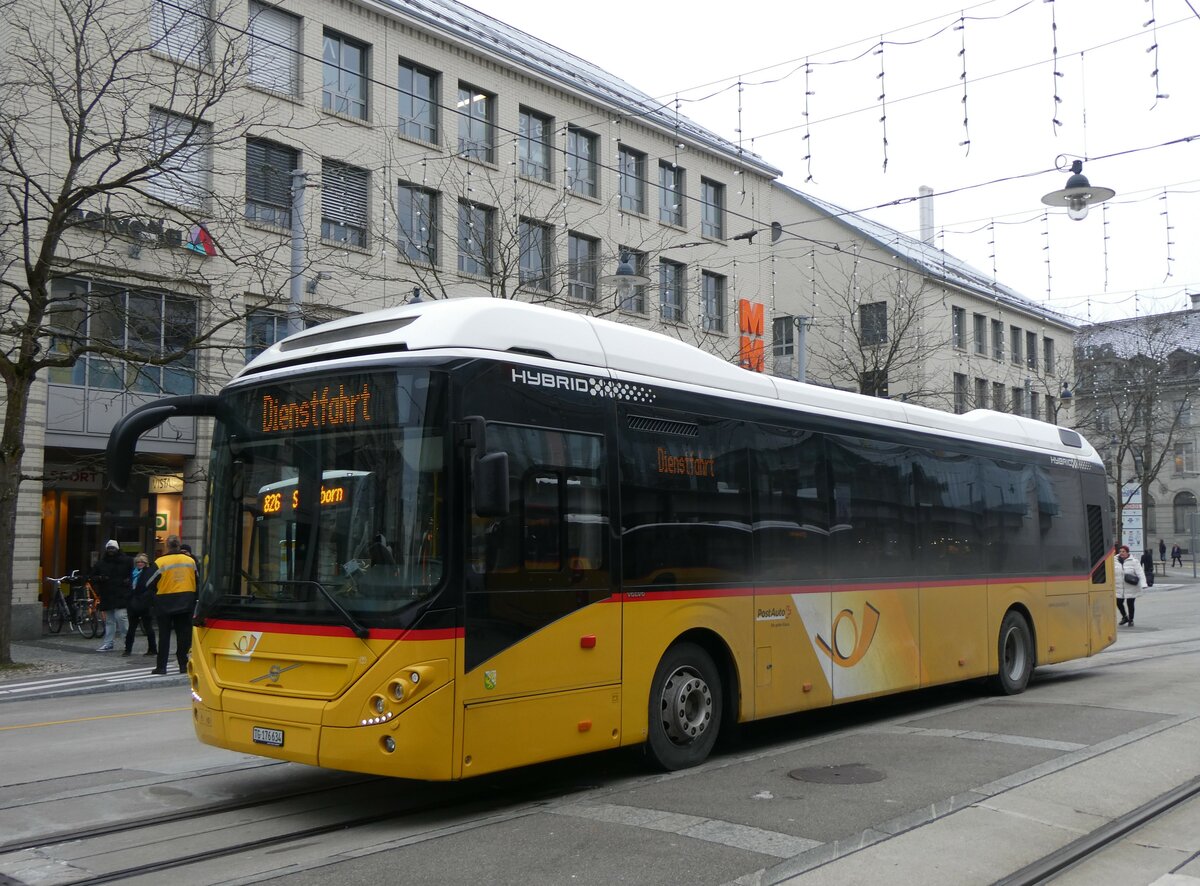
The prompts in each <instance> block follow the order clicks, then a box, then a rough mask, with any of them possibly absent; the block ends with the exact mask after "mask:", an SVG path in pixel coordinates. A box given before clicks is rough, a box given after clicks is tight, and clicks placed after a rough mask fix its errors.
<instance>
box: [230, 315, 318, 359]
mask: <svg viewBox="0 0 1200 886" xmlns="http://www.w3.org/2000/svg"><path fill="white" fill-rule="evenodd" d="M317 322H318V321H316V320H314V319H312V318H311V317H305V318H302V319H301V326H302V327H303V328H305V329H310V328H312V327H313V326H316V325H317ZM287 336H288V315H287V314H282V313H280V312H279V311H254V312H253V313H252V314H250V316H249V317H247V318H246V362H247V363H249V362H250V361H251V360H253V359H254V358H255V357H257V356H258V355H259V354H261V353H262V352H263V351H265V350H266V349H267V348H269V347H271V345H273V344H275V342H277V341H282V340H283V339H285V338H287Z"/></svg>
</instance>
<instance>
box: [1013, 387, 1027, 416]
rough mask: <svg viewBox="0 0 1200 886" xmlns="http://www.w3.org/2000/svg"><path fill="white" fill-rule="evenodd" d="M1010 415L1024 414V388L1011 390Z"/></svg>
mask: <svg viewBox="0 0 1200 886" xmlns="http://www.w3.org/2000/svg"><path fill="white" fill-rule="evenodd" d="M1012 414H1013V415H1024V414H1025V389H1024V388H1016V387H1014V388H1013V389H1012Z"/></svg>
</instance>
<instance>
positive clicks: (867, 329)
mask: <svg viewBox="0 0 1200 886" xmlns="http://www.w3.org/2000/svg"><path fill="white" fill-rule="evenodd" d="M839 258H841V257H840V256H839ZM814 266H815V269H814V273H815V274H816V275H817V285H818V287H819V289H820V291H821V294H822V302H821V313H820V314H818V315H817V316H816V317H814V318H813V319H812V325H811V328H812V329H813V330H814V332H815V333H816V334H815V335H812V336H810V337H809V341H810V342H813V344H812V346H811V347H810V349H809V353H808V369H807V373H808V376H809V378H810V379H811V380H813V381H816V382H818V383H820V384H826V385H830V386H831V387H839V388H844V389H850V390H854V391H858V392H860V393H863V394H868V395H870V396H875V397H895V396H901V397H903V398H904V399H906V400H909V401H912V402H915V403H923V404H925V405H936V406H938V407H940V408H947V407H948V405H949V403H950V397H949V396H948V394H947V392H946V391H945V390H935V389H932V388H930V387H929V385H928V379H929V378H931V377H935V376H934V374H933V373H931V372H930V367H929V363H930V361H931V360H932V359H934V358H935V357H936V356H938V355H939V354H941V353H942V352H943V351H944V342H942V341H939V340H938V338H937V336H936V335H935V334H934V333H933V332H932V331H931V330H932V329H933V328H934V327H935V326H936V324H934V322H933V310H934V304H935V302H934V296H935V295H936V294H937V288H936V287H935V286H934V285H933V284H932V283H930V282H929V281H928V280H927V279H926V278H925V277H923V276H921V275H919V274H915V273H911V272H909V271H904V270H901V269H886V270H881V269H870V270H869V272H866V271H864V269H863V268H861V267H860V266H859V263H858V262H857V261H850V262H847V261H838V260H836V259H835V260H830V261H827V262H822V263H820V264H819V265H817V264H816V263H814ZM814 339H816V340H817V341H815V342H814Z"/></svg>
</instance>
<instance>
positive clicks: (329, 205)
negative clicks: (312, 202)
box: [321, 160, 368, 230]
mask: <svg viewBox="0 0 1200 886" xmlns="http://www.w3.org/2000/svg"><path fill="white" fill-rule="evenodd" d="M367 187H368V176H367V171H366V170H365V169H358V168H357V167H354V166H347V165H346V164H344V163H337V162H334V161H333V160H326V161H325V163H324V168H323V169H322V171H321V217H322V218H323V219H324V220H325V221H329V222H334V223H335V224H339V225H345V226H346V227H348V228H360V229H362V230H366V227H367Z"/></svg>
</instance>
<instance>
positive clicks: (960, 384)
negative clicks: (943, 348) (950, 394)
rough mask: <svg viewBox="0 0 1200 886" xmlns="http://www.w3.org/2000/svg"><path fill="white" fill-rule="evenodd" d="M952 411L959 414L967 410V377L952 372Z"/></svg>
mask: <svg viewBox="0 0 1200 886" xmlns="http://www.w3.org/2000/svg"><path fill="white" fill-rule="evenodd" d="M954 411H955V412H956V413H958V414H959V415H961V414H962V413H964V412H966V411H967V377H966V376H965V375H963V374H962V373H961V372H956V373H954Z"/></svg>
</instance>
